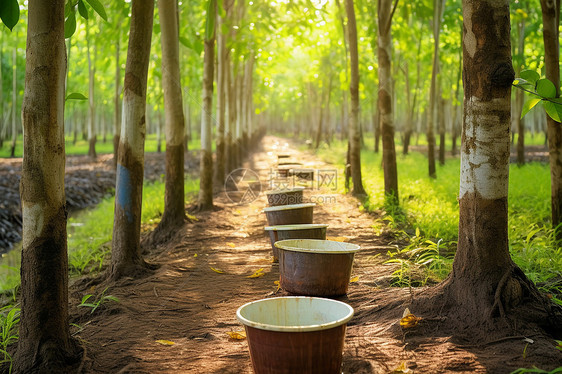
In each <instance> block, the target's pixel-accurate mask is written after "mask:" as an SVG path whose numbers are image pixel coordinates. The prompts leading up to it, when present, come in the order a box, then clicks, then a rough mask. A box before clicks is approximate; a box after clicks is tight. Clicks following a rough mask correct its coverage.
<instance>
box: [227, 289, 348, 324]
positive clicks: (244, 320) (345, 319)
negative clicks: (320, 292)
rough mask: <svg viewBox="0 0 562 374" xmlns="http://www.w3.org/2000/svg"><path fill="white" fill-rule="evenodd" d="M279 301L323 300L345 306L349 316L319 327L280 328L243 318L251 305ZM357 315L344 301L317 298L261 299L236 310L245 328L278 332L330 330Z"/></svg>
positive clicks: (285, 297)
mask: <svg viewBox="0 0 562 374" xmlns="http://www.w3.org/2000/svg"><path fill="white" fill-rule="evenodd" d="M278 299H311V300H312V299H318V300H322V301H328V302H331V303H334V304H340V305H343V306H344V307H345V308H347V314H346V315H345V316H344V317H342V318H340V319H337V320H335V321H330V322H327V323H322V324H317V325H303V326H296V325H294V326H279V325H271V324H268V323H260V322H255V321H250V320H249V319H247V318H245V317H244V316H242V310H243V309H244V308H246V307H248V306H249V305H253V304H259V303H264V302H265V303H267V302H273V300H278ZM354 313H355V311H354V309H353V307H352V306H351V305H349V304H347V303H344V302H342V301H339V300H334V299H328V298H324V297H315V296H282V297H270V298H266V299H260V300H254V301H250V302H248V303H246V304H244V305H242V306H241V307H239V308H238V309H237V310H236V318H237V319H238V321H239V322H240V323H242V324H243V325H244V326H249V327H254V328H257V329H260V330H267V331H278V332H307V331H320V330H328V329H331V328H334V327H338V326H341V325H344V324H346V323H347V322H349V321H350V320H351V318H353V314H354Z"/></svg>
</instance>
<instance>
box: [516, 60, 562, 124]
mask: <svg viewBox="0 0 562 374" xmlns="http://www.w3.org/2000/svg"><path fill="white" fill-rule="evenodd" d="M513 86H514V87H516V88H518V89H520V90H523V91H525V92H527V93H529V94H530V95H532V96H534V97H531V98H529V99H528V100H527V101H526V102H525V104H523V108H522V109H521V118H523V116H525V115H526V114H527V113H529V111H530V110H531V109H533V108H534V107H535V106H537V104H539V103H540V104H541V105H542V106H543V108H544V109H545V111H546V114H548V116H549V117H550V118H552V119H553V120H555V121H556V122H562V98H560V97H558V94H557V89H556V86H555V85H554V83H552V82H551V81H550V80H549V79H547V78H541V76H540V75H539V74H538V73H537V72H536V71H533V70H523V71H522V72H521V73H520V77H519V78H515V80H514V81H513Z"/></svg>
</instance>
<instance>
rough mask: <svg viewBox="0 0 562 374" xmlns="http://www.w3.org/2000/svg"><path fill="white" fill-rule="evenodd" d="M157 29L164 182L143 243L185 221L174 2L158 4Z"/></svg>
mask: <svg viewBox="0 0 562 374" xmlns="http://www.w3.org/2000/svg"><path fill="white" fill-rule="evenodd" d="M158 15H159V17H160V27H161V34H160V35H161V38H162V40H161V43H160V44H161V47H162V88H163V91H164V116H165V126H166V127H165V132H166V181H165V193H164V213H162V219H161V220H160V222H159V223H158V226H157V227H156V229H155V230H154V231H153V232H152V233H151V234H150V236H149V238H148V239H147V243H150V244H152V245H154V244H156V243H162V242H165V241H167V240H169V239H170V238H171V237H172V235H173V234H174V233H175V232H176V231H177V228H178V227H180V226H182V225H183V224H184V223H185V221H186V220H187V216H186V215H185V199H184V197H185V192H184V191H185V190H184V144H183V134H184V122H185V121H184V117H183V105H182V103H183V99H182V89H181V83H180V82H181V77H180V60H179V38H178V17H177V2H176V0H158Z"/></svg>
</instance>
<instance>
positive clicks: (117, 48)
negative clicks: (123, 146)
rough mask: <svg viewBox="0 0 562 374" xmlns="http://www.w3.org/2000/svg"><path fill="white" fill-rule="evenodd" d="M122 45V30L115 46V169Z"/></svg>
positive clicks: (117, 143)
mask: <svg viewBox="0 0 562 374" xmlns="http://www.w3.org/2000/svg"><path fill="white" fill-rule="evenodd" d="M120 43H121V29H119V31H118V33H117V43H116V44H115V113H114V117H113V121H114V124H113V131H114V132H113V167H114V168H117V154H118V152H119V133H120V132H121V99H120V98H121V64H120V63H119V52H120Z"/></svg>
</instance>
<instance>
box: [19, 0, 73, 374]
mask: <svg viewBox="0 0 562 374" xmlns="http://www.w3.org/2000/svg"><path fill="white" fill-rule="evenodd" d="M64 3H65V2H64V0H53V1H49V2H47V1H43V0H30V1H29V8H28V9H29V10H28V31H27V53H26V56H27V57H26V68H25V77H26V78H25V79H26V82H25V94H24V98H23V105H22V114H23V115H22V117H23V125H24V127H25V131H24V149H25V152H24V160H23V165H22V179H21V186H20V187H21V188H20V191H21V202H22V216H23V244H22V253H21V271H20V272H21V288H20V292H21V322H20V326H19V339H18V349H17V352H16V355H15V358H14V373H71V372H74V371H76V369H77V367H74V368H73V370H72V367H73V366H74V365H76V364H77V363H78V362H79V361H80V358H81V354H80V351H81V350H80V349H79V347H78V345H77V344H76V342H75V341H74V339H72V338H71V337H70V332H69V320H68V257H67V256H68V255H67V243H66V214H67V212H66V200H65V194H64V164H65V154H64V80H65V74H66V50H65V45H64Z"/></svg>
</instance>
